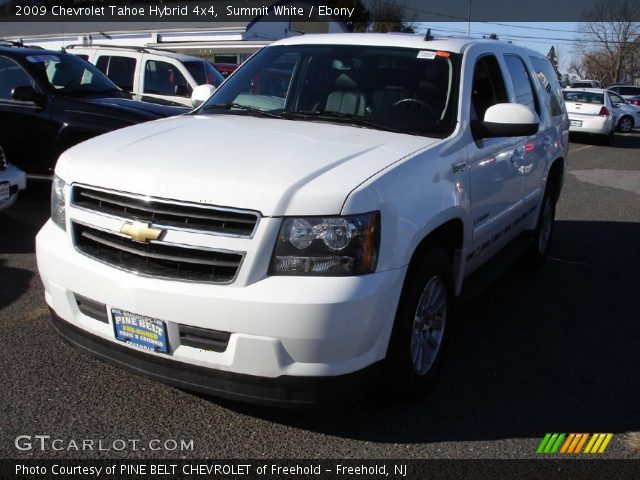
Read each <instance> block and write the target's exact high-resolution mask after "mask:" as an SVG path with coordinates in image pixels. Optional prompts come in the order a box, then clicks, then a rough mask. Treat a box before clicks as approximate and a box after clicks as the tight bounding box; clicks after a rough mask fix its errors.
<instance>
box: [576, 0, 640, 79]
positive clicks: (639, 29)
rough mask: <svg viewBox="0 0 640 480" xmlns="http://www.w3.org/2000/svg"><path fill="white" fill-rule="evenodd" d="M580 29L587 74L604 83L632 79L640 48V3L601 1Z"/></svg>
mask: <svg viewBox="0 0 640 480" xmlns="http://www.w3.org/2000/svg"><path fill="white" fill-rule="evenodd" d="M584 19H585V21H584V22H582V23H581V24H580V27H579V35H580V38H579V41H578V47H577V52H578V53H579V54H580V55H581V57H582V62H583V64H584V69H585V72H584V73H585V74H586V75H588V76H589V77H600V78H598V79H600V80H601V81H603V82H605V83H610V82H619V81H622V80H625V79H631V78H633V77H634V76H636V75H637V72H636V71H633V68H635V67H634V59H635V58H637V56H638V49H639V48H640V0H602V1H601V2H599V3H597V4H595V5H594V7H593V8H592V9H591V10H590V11H589V12H587V14H586V15H585V17H584Z"/></svg>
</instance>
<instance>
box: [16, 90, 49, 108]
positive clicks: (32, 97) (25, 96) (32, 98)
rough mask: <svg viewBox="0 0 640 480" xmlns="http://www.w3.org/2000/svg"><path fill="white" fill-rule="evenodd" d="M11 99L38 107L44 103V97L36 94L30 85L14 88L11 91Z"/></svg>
mask: <svg viewBox="0 0 640 480" xmlns="http://www.w3.org/2000/svg"><path fill="white" fill-rule="evenodd" d="M11 98H13V99H14V100H18V101H20V102H33V103H35V104H38V105H42V104H43V103H44V95H42V94H41V93H39V92H36V90H35V89H34V88H33V87H32V86H31V85H22V86H19V87H15V88H14V89H13V90H12V91H11Z"/></svg>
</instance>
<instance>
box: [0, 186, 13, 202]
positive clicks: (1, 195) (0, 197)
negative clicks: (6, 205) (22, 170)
mask: <svg viewBox="0 0 640 480" xmlns="http://www.w3.org/2000/svg"><path fill="white" fill-rule="evenodd" d="M9 198H11V183H9V182H0V202H2V201H4V200H9Z"/></svg>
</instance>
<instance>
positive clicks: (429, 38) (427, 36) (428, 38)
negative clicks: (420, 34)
mask: <svg viewBox="0 0 640 480" xmlns="http://www.w3.org/2000/svg"><path fill="white" fill-rule="evenodd" d="M424 39H425V41H427V42H429V41H431V40H433V36H432V35H431V29H430V28H427V33H426V34H425V36H424Z"/></svg>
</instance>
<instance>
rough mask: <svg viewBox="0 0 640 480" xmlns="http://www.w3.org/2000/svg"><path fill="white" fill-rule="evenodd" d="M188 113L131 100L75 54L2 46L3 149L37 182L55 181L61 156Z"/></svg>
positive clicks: (0, 125) (0, 103)
mask: <svg viewBox="0 0 640 480" xmlns="http://www.w3.org/2000/svg"><path fill="white" fill-rule="evenodd" d="M187 111H188V109H187V108H182V107H168V106H164V105H156V104H152V103H145V102H139V101H135V100H132V99H131V96H130V94H128V93H126V92H124V91H123V90H121V89H120V88H118V87H117V86H116V85H115V84H114V83H113V82H112V81H111V80H109V79H108V78H107V77H106V76H105V75H104V74H103V73H102V72H101V71H100V70H98V69H97V68H96V67H94V66H93V65H91V64H90V63H88V62H86V61H84V60H82V59H81V58H79V57H77V56H75V55H72V54H68V53H65V52H56V51H48V50H42V49H40V48H28V47H22V46H19V45H8V46H3V45H2V44H0V145H2V147H3V148H4V150H5V152H6V154H7V157H8V158H10V159H11V161H12V163H14V164H15V165H17V166H18V167H20V168H22V169H23V170H25V171H26V172H27V173H29V174H30V176H32V177H38V176H43V177H51V175H52V173H53V169H54V167H55V163H56V161H57V159H58V157H59V156H60V154H61V153H62V152H63V151H65V150H66V149H67V148H69V147H71V146H73V145H75V144H77V143H80V142H82V141H84V140H86V139H88V138H91V137H95V136H96V135H100V134H102V133H106V132H109V131H111V130H115V129H118V128H122V127H126V126H128V125H133V124H135V123H140V122H146V121H148V120H155V119H158V118H162V117H168V116H171V115H179V114H182V113H186V112H187Z"/></svg>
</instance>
